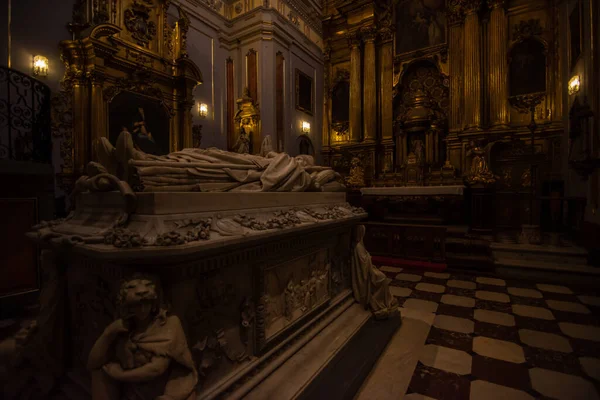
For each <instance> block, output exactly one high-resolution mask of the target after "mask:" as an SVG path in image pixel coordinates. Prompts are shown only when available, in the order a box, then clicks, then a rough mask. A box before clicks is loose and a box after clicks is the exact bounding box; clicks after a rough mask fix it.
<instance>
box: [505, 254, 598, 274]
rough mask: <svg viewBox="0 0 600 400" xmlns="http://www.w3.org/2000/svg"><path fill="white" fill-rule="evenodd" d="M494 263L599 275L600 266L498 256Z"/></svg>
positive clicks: (511, 266) (513, 266)
mask: <svg viewBox="0 0 600 400" xmlns="http://www.w3.org/2000/svg"><path fill="white" fill-rule="evenodd" d="M494 265H495V266H502V267H508V268H523V269H530V270H540V271H552V272H563V273H571V274H573V273H576V274H583V275H593V276H598V277H600V268H597V267H591V266H589V265H585V264H561V263H557V262H548V261H545V260H527V259H516V258H498V259H496V260H495V261H494Z"/></svg>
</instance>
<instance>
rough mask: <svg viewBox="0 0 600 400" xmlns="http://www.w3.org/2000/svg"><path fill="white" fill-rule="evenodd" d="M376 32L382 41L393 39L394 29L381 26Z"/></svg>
mask: <svg viewBox="0 0 600 400" xmlns="http://www.w3.org/2000/svg"><path fill="white" fill-rule="evenodd" d="M378 33H379V37H380V38H381V41H382V42H390V41H392V40H393V39H394V30H393V29H392V28H382V29H380V30H379V32H378Z"/></svg>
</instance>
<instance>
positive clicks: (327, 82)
mask: <svg viewBox="0 0 600 400" xmlns="http://www.w3.org/2000/svg"><path fill="white" fill-rule="evenodd" d="M323 60H324V64H323V86H324V93H323V134H322V136H321V140H322V143H321V144H322V149H323V150H326V149H329V145H330V143H331V142H330V140H331V123H330V121H331V115H330V112H331V105H330V102H331V46H330V44H329V42H327V45H326V46H325V50H324V51H323Z"/></svg>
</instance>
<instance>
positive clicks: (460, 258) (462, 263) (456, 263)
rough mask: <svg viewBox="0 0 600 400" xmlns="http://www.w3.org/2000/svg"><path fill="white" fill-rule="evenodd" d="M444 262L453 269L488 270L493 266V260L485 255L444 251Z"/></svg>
mask: <svg viewBox="0 0 600 400" xmlns="http://www.w3.org/2000/svg"><path fill="white" fill-rule="evenodd" d="M446 264H448V268H453V269H454V268H455V269H469V270H488V269H492V268H493V265H494V260H493V259H492V258H491V257H490V256H487V255H481V254H465V253H448V252H446Z"/></svg>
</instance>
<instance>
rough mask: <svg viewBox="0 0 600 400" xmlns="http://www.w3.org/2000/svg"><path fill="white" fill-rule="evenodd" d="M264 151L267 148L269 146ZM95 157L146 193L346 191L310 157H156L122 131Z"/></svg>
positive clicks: (210, 152) (203, 152)
mask: <svg viewBox="0 0 600 400" xmlns="http://www.w3.org/2000/svg"><path fill="white" fill-rule="evenodd" d="M264 148H269V146H268V144H266V145H265V146H264ZM96 153H97V155H98V159H99V160H101V162H102V164H103V165H104V166H105V167H106V168H107V170H108V171H122V173H121V174H120V176H119V178H120V179H122V180H125V181H127V180H129V178H131V177H133V176H134V175H135V174H134V172H135V173H136V175H137V176H136V179H138V180H139V181H138V182H139V186H140V187H142V188H143V190H144V191H147V192H159V191H162V192H166V191H179V192H193V191H206V192H208V191H218V192H226V191H240V192H242V191H247V192H306V191H343V190H345V187H344V186H343V185H342V184H341V183H340V182H339V180H340V179H341V177H340V175H339V174H338V173H336V172H335V171H334V170H333V169H332V168H329V167H321V166H316V165H315V162H314V158H313V157H312V156H310V155H299V156H297V157H290V156H289V155H288V154H285V153H276V152H273V151H271V152H269V153H268V154H267V155H266V157H262V156H260V155H251V154H246V153H244V154H239V153H233V152H228V151H223V150H219V149H216V148H209V149H195V148H190V149H184V150H181V151H178V152H174V153H170V154H168V155H165V156H155V155H151V154H147V153H144V152H143V151H140V150H138V149H136V148H135V147H134V146H133V141H132V137H131V134H129V133H128V132H122V134H121V135H120V136H119V138H118V139H117V146H116V148H115V147H113V146H112V144H111V143H110V142H109V141H108V140H107V139H106V138H100V140H99V141H98V143H97V147H96ZM107 164H108V165H107ZM138 182H136V183H138Z"/></svg>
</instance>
